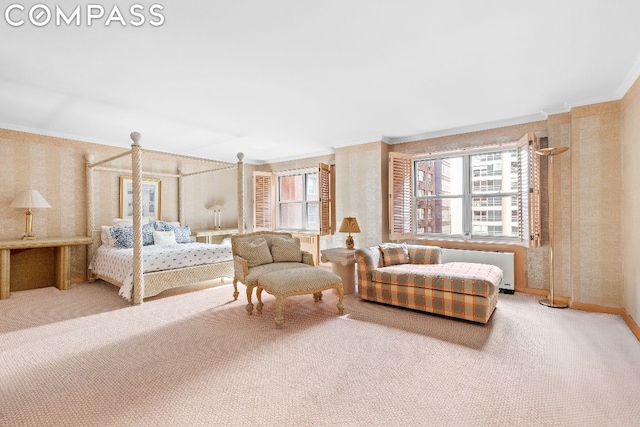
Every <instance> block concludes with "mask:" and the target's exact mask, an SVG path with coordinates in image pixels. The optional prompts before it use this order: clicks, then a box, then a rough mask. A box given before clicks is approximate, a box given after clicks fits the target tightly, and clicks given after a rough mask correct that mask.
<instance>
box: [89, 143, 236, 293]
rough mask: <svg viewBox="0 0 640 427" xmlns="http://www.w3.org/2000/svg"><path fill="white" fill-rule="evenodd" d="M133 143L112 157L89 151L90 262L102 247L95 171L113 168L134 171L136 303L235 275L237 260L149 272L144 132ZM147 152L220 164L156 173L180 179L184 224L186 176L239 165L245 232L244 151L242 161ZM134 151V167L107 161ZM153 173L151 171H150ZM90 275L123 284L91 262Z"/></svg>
mask: <svg viewBox="0 0 640 427" xmlns="http://www.w3.org/2000/svg"><path fill="white" fill-rule="evenodd" d="M130 137H131V139H132V141H133V144H131V150H128V151H126V152H124V153H121V154H119V155H116V156H113V157H110V158H108V159H104V160H101V161H99V162H94V161H93V160H94V156H93V155H91V154H87V155H85V159H86V185H87V233H88V234H87V235H88V236H91V237H92V238H93V244H92V245H90V246H89V247H88V254H87V255H88V256H87V260H88V262H91V260H92V259H93V257H94V255H95V253H96V251H97V249H98V247H99V246H100V242H101V238H100V234H101V230H99V229H98V228H97V227H96V224H95V200H94V190H93V187H94V171H97V170H104V171H112V172H114V171H115V172H125V173H131V179H132V187H133V199H132V206H133V212H132V219H133V230H132V232H133V291H132V299H133V303H134V304H141V303H142V302H143V301H144V298H146V297H150V296H153V295H157V294H158V293H160V292H162V291H163V290H166V289H170V288H174V287H178V286H183V285H187V284H190V283H197V282H201V281H205V280H211V279H214V278H222V277H233V261H232V260H230V261H224V262H218V263H215V264H205V265H198V266H192V267H184V268H176V269H172V270H166V271H155V272H149V273H145V272H144V271H143V270H144V264H143V262H144V260H143V250H142V248H143V238H142V221H143V218H142V200H141V199H142V191H141V188H142V175H143V171H142V155H143V149H142V147H141V146H140V144H139V141H140V134H139V133H138V132H132V133H131V135H130ZM144 152H147V153H155V154H160V155H163V156H170V157H177V158H183V159H185V158H187V159H192V160H198V161H204V162H210V163H214V164H216V165H217V167H215V168H213V169H207V170H203V171H198V172H193V173H188V174H183V173H182V172H181V170H180V169H178V173H177V174H166V173H155V172H154V173H153V174H152V175H153V176H170V177H176V178H177V179H178V219H179V222H180V223H181V224H184V219H185V216H184V188H185V186H184V183H183V180H184V179H185V178H187V177H189V176H193V175H199V174H203V173H209V172H216V171H223V170H229V169H237V173H238V233H240V234H242V233H244V228H245V224H244V164H243V161H242V160H243V158H244V154H243V153H238V163H237V165H236V164H233V163H226V162H221V161H214V160H208V159H203V158H196V157H188V156H183V155H175V154H170V153H163V152H157V151H150V150H144ZM128 155H131V170H128V169H126V170H122V169H117V168H110V167H106V166H104V165H106V164H108V163H110V162H112V161H114V160H116V159H119V158H121V157H124V156H128ZM150 175H151V174H150ZM87 272H88V277H89V278H90V279H91V278H98V279H103V280H105V281H107V282H109V283H113V284H115V285H116V286H122V283H119V282H118V281H117V280H115V279H112V278H109V277H97V276H95V275H93V274H92V272H91V271H90V270H89V266H87ZM233 297H234V299H238V288H237V285H236V284H235V283H234V293H233Z"/></svg>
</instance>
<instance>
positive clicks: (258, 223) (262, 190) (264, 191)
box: [253, 171, 275, 231]
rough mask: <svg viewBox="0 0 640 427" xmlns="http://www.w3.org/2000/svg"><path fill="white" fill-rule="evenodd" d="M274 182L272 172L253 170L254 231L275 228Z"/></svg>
mask: <svg viewBox="0 0 640 427" xmlns="http://www.w3.org/2000/svg"><path fill="white" fill-rule="evenodd" d="M274 182H275V180H274V178H273V174H272V173H271V172H259V171H254V172H253V231H264V230H273V229H274V227H273V224H274V220H273V219H274V218H273V217H274V208H275V201H274V197H275V191H274Z"/></svg>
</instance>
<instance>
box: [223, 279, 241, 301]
mask: <svg viewBox="0 0 640 427" xmlns="http://www.w3.org/2000/svg"><path fill="white" fill-rule="evenodd" d="M220 281H221V282H222V278H221V279H220ZM238 295H240V292H238V279H236V278H235V277H234V278H233V300H234V301H235V300H237V299H238Z"/></svg>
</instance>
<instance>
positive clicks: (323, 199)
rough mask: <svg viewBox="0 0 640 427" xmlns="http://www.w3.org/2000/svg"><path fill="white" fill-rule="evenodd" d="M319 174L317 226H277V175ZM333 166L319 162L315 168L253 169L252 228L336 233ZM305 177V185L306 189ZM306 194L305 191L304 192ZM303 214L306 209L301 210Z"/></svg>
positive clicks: (323, 234) (254, 229)
mask: <svg viewBox="0 0 640 427" xmlns="http://www.w3.org/2000/svg"><path fill="white" fill-rule="evenodd" d="M314 172H316V173H317V175H318V178H317V181H316V184H317V186H316V192H317V195H318V224H319V230H318V229H309V230H301V229H291V230H289V229H280V228H278V227H279V224H278V221H279V211H278V200H279V194H278V192H279V189H278V187H279V183H278V177H279V176H284V175H293V174H302V173H314ZM334 175H335V165H329V164H325V163H319V164H318V167H317V168H313V167H309V168H301V169H296V170H283V171H273V172H265V171H254V172H253V231H273V230H283V231H284V230H286V231H290V232H297V231H300V232H303V233H310V232H311V233H315V234H319V235H320V236H326V235H330V234H334V233H335V230H336V228H335V224H336V220H335V217H336V209H335V203H334V200H333V197H334V194H335V180H334V178H333V177H334ZM306 185H307V184H306V180H305V188H306ZM305 194H306V193H305ZM304 214H305V215H306V210H305V212H304Z"/></svg>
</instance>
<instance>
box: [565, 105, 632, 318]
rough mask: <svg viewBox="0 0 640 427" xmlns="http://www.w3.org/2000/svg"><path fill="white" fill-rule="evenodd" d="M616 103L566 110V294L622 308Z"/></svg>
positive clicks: (618, 117) (618, 124) (618, 115)
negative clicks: (568, 197) (568, 189)
mask: <svg viewBox="0 0 640 427" xmlns="http://www.w3.org/2000/svg"><path fill="white" fill-rule="evenodd" d="M620 117H621V116H620V102H619V101H616V102H608V103H603V104H596V105H589V106H585V107H579V108H574V109H573V110H572V111H571V123H572V125H571V181H570V183H571V187H572V197H571V201H572V207H571V284H572V290H571V295H570V296H571V298H572V300H573V301H576V302H582V303H587V304H599V305H604V306H610V307H622V256H621V255H622V246H621V234H620V230H621V226H622V222H621V219H622V218H621V213H622V212H621V209H622V179H621V178H622V175H621V163H622V157H621V141H620Z"/></svg>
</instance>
